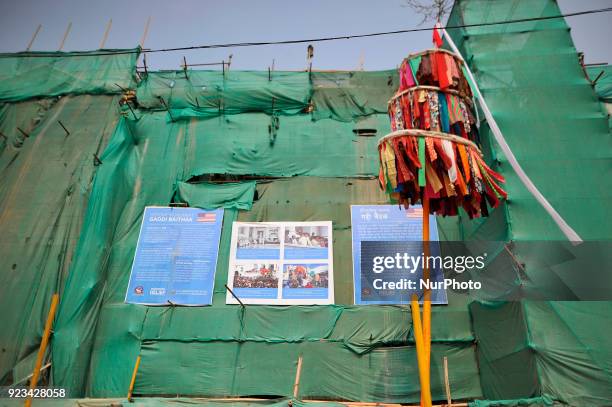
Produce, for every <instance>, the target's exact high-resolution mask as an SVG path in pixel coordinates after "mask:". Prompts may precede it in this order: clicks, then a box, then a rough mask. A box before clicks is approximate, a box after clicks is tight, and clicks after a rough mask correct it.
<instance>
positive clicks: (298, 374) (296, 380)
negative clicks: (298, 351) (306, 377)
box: [293, 355, 302, 399]
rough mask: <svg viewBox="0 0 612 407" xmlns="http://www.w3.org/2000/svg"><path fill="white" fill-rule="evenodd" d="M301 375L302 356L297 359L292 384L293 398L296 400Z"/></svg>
mask: <svg viewBox="0 0 612 407" xmlns="http://www.w3.org/2000/svg"><path fill="white" fill-rule="evenodd" d="M301 375H302V355H300V357H298V362H297V370H296V372H295V383H294V384H293V398H294V399H297V398H298V393H299V391H300V376H301Z"/></svg>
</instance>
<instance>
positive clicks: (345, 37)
mask: <svg viewBox="0 0 612 407" xmlns="http://www.w3.org/2000/svg"><path fill="white" fill-rule="evenodd" d="M610 11H612V7H606V8H600V9H594V10H584V11H577V12H575V13H567V14H559V15H556V16H544V17H529V18H519V19H515V20H506V21H494V22H490V23H474V24H462V25H454V26H446V27H445V28H446V30H453V29H459V28H472V27H488V26H494V25H502V24H515V23H526V22H531V21H544V20H554V19H559V18H567V17H575V16H582V15H588V14H598V13H607V12H610ZM433 30H434V27H424V28H410V29H406V30H395V31H385V32H378V33H369V34H354V35H342V36H336V37H320V38H310V39H302V40H284V41H262V42H237V43H228V44H208V45H193V46H189V47H175V48H158V49H134V50H120V51H112V52H86V53H80V52H72V53H71V52H66V53H57V52H53V53H48V52H44V51H42V52H40V51H39V52H18V53H10V54H8V53H4V54H0V58H14V57H16V56H19V57H33V58H36V57H60V56H61V57H72V56H79V57H80V56H103V55H121V54H137V53H140V52H143V53H148V54H152V53H158V52H176V51H189V50H196V49H214V48H234V47H257V46H263V45H287V44H303V43H313V42H326V41H337V40H350V39H355V38H368V37H379V36H384V35H396V34H405V33H413V32H422V31H433Z"/></svg>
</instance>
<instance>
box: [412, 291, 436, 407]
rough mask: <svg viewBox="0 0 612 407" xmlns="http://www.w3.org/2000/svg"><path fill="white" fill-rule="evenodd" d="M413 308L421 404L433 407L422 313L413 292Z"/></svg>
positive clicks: (425, 406) (424, 406)
mask: <svg viewBox="0 0 612 407" xmlns="http://www.w3.org/2000/svg"><path fill="white" fill-rule="evenodd" d="M410 308H411V309H412V327H413V331H414V341H415V342H416V351H417V363H418V366H419V381H420V382H421V406H423V407H431V394H430V391H429V377H428V372H427V366H426V365H425V354H424V349H423V346H424V343H423V329H422V325H421V313H420V310H419V298H418V296H417V295H416V294H412V299H411V301H410Z"/></svg>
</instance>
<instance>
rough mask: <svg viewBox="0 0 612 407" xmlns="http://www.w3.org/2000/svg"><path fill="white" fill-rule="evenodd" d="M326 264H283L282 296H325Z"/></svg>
mask: <svg viewBox="0 0 612 407" xmlns="http://www.w3.org/2000/svg"><path fill="white" fill-rule="evenodd" d="M328 284H329V267H328V265H327V264H285V266H284V270H283V298H296V299H297V298H327V295H328V293H327V288H328Z"/></svg>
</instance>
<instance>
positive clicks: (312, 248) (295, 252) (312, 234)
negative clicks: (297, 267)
mask: <svg viewBox="0 0 612 407" xmlns="http://www.w3.org/2000/svg"><path fill="white" fill-rule="evenodd" d="M284 243H285V253H284V255H285V256H284V257H285V259H292V260H297V259H325V258H327V249H328V246H329V228H328V227H327V226H286V227H285V242H284Z"/></svg>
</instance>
